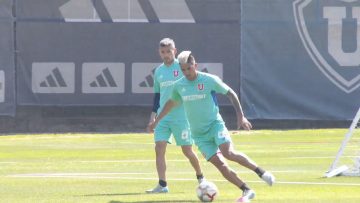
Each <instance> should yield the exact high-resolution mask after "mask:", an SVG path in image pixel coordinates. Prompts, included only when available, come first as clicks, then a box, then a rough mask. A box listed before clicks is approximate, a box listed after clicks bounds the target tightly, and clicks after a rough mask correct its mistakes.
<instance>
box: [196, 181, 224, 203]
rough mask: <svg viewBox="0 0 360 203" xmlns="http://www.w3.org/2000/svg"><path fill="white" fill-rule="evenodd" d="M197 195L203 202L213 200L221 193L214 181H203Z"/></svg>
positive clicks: (198, 187)
mask: <svg viewBox="0 0 360 203" xmlns="http://www.w3.org/2000/svg"><path fill="white" fill-rule="evenodd" d="M196 195H197V197H198V198H199V199H200V200H201V201H202V202H212V201H214V200H215V198H216V196H218V195H219V191H218V189H217V187H216V185H215V184H214V183H213V182H210V181H203V182H202V183H200V185H199V186H197V188H196Z"/></svg>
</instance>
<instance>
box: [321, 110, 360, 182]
mask: <svg viewBox="0 0 360 203" xmlns="http://www.w3.org/2000/svg"><path fill="white" fill-rule="evenodd" d="M338 175H343V176H360V108H359V110H358V111H357V113H356V115H355V117H354V119H353V121H352V123H351V126H350V128H349V130H348V132H347V133H346V135H345V138H344V140H343V141H342V143H341V146H340V149H339V151H338V153H337V154H336V157H335V160H334V161H333V163H332V164H331V166H330V169H329V171H328V172H326V173H325V177H328V178H330V177H333V176H338Z"/></svg>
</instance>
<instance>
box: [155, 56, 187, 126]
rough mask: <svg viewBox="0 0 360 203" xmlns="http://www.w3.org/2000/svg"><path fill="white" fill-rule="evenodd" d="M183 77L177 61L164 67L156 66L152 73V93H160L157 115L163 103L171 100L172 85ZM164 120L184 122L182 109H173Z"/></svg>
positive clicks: (179, 107)
mask: <svg viewBox="0 0 360 203" xmlns="http://www.w3.org/2000/svg"><path fill="white" fill-rule="evenodd" d="M182 77H183V74H182V72H181V68H180V65H179V61H178V60H177V59H175V60H174V62H173V63H172V64H171V66H166V65H165V64H164V63H163V64H161V65H160V66H158V67H157V68H156V69H155V72H154V93H160V108H159V109H158V111H157V113H158V114H159V113H160V112H161V111H162V109H163V108H164V105H165V103H166V102H167V101H168V100H169V99H170V98H171V94H172V91H173V87H174V83H175V81H176V80H179V79H180V78H182ZM163 119H164V120H178V121H181V120H186V116H185V111H184V107H183V106H182V105H179V106H177V107H175V108H174V109H173V110H172V111H171V112H170V113H169V114H168V115H166V116H165V117H164V118H163Z"/></svg>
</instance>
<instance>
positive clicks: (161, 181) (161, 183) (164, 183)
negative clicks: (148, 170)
mask: <svg viewBox="0 0 360 203" xmlns="http://www.w3.org/2000/svg"><path fill="white" fill-rule="evenodd" d="M159 185H160V186H161V187H166V186H167V183H166V181H164V180H159Z"/></svg>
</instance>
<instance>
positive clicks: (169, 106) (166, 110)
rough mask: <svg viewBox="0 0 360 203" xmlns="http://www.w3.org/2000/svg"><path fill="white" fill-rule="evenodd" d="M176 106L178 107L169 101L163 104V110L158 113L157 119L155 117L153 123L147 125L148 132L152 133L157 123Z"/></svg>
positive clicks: (174, 102) (175, 103)
mask: <svg viewBox="0 0 360 203" xmlns="http://www.w3.org/2000/svg"><path fill="white" fill-rule="evenodd" d="M177 105H178V103H177V102H176V101H174V100H171V99H169V100H168V101H167V102H166V103H165V106H164V108H163V110H162V111H161V112H160V113H159V115H158V117H156V119H155V121H154V122H152V123H149V127H148V128H149V130H150V131H151V132H152V131H153V130H154V128H155V127H156V125H157V124H158V123H159V121H160V120H161V119H162V118H164V117H165V116H166V115H167V114H168V113H169V112H170V111H171V109H172V108H174V107H175V106H177Z"/></svg>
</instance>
